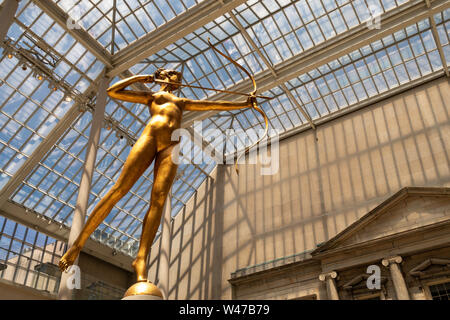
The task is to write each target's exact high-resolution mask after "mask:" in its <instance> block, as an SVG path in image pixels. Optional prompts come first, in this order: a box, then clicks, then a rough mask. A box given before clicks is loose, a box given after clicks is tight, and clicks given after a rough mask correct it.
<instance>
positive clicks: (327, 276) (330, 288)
mask: <svg viewBox="0 0 450 320" xmlns="http://www.w3.org/2000/svg"><path fill="white" fill-rule="evenodd" d="M336 278H337V272H336V271H330V272H328V273H322V274H321V275H320V276H319V280H320V281H326V282H327V292H328V298H329V299H330V300H339V293H338V290H337V286H336V281H335V279H336Z"/></svg>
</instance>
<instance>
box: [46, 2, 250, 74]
mask: <svg viewBox="0 0 450 320" xmlns="http://www.w3.org/2000/svg"><path fill="white" fill-rule="evenodd" d="M47 1H48V0H47ZM221 2H222V3H221ZM221 2H220V1H217V0H204V1H203V2H201V3H199V4H198V5H196V6H195V7H193V8H191V9H188V10H187V11H186V12H184V13H182V14H180V15H179V16H177V17H176V19H173V20H171V21H169V22H168V23H166V24H164V25H162V26H161V27H160V28H157V29H155V30H154V31H152V32H150V33H148V34H147V35H145V36H143V37H142V38H140V39H138V40H136V41H135V42H133V43H131V44H130V45H129V46H127V47H126V48H125V49H122V50H120V51H119V52H117V53H116V54H115V55H114V57H113V65H114V68H113V69H112V70H111V71H110V72H109V73H108V76H109V77H110V78H113V77H115V76H117V75H118V74H119V73H121V72H123V71H125V70H126V69H129V68H131V67H133V66H134V65H136V64H138V63H139V62H141V61H142V60H144V59H146V58H148V57H150V56H151V55H153V54H155V53H157V52H158V51H160V50H162V49H164V48H165V47H167V46H168V45H171V44H172V43H174V42H176V41H177V40H179V39H181V38H183V37H185V36H187V35H188V34H190V33H192V32H194V31H195V30H197V29H199V28H201V27H203V26H204V25H206V24H207V23H208V22H211V21H212V20H214V19H217V18H219V17H220V16H222V15H224V14H225V13H227V12H228V11H230V10H231V9H233V8H235V7H237V6H239V5H241V4H243V3H244V2H246V0H223V1H221Z"/></svg>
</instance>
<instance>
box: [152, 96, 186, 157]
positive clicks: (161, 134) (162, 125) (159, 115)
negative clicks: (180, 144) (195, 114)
mask: <svg viewBox="0 0 450 320" xmlns="http://www.w3.org/2000/svg"><path fill="white" fill-rule="evenodd" d="M153 97H154V99H153V101H152V102H151V104H150V105H149V108H150V114H151V116H152V117H151V119H150V122H149V124H148V125H147V127H146V128H145V130H144V134H145V133H147V134H150V135H153V136H154V137H155V138H156V139H157V146H158V150H162V149H165V148H167V147H168V146H170V145H173V144H175V143H177V142H176V141H172V140H171V136H172V133H173V131H174V130H176V129H179V128H180V127H181V119H182V115H183V109H184V102H183V99H182V98H179V97H177V96H175V95H173V94H172V93H169V92H164V91H163V92H157V93H154V94H153Z"/></svg>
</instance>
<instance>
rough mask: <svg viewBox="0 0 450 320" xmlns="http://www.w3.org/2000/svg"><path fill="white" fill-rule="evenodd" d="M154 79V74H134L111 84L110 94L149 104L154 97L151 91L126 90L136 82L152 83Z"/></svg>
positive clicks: (126, 99)
mask: <svg viewBox="0 0 450 320" xmlns="http://www.w3.org/2000/svg"><path fill="white" fill-rule="evenodd" d="M153 81H154V77H153V75H140V76H133V77H130V78H128V79H125V80H121V81H119V82H117V83H115V84H114V85H113V86H111V88H109V89H108V95H109V96H110V97H111V98H113V99H118V100H122V101H127V102H134V103H142V104H147V105H148V104H149V103H150V102H151V100H152V99H153V94H152V93H151V92H150V91H135V90H133V91H132V90H125V88H126V87H128V86H129V85H131V84H133V83H136V82H143V83H151V82H153Z"/></svg>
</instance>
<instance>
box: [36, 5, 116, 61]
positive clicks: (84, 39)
mask: <svg viewBox="0 0 450 320" xmlns="http://www.w3.org/2000/svg"><path fill="white" fill-rule="evenodd" d="M32 1H33V2H34V4H35V5H36V6H38V7H39V8H40V9H41V10H42V11H43V12H45V13H46V14H47V15H48V16H49V17H50V18H52V19H53V20H54V21H55V22H56V23H58V24H59V25H60V26H61V27H62V28H63V29H64V30H65V31H66V32H67V33H69V34H70V35H71V36H72V37H74V38H75V40H77V41H78V42H80V43H81V44H82V45H83V46H84V47H85V48H86V49H87V50H89V51H90V52H91V53H92V54H93V55H94V56H95V57H96V58H97V59H98V60H100V61H101V62H103V63H104V64H105V66H106V67H109V68H110V67H112V55H111V54H110V53H109V52H108V51H107V50H106V49H105V48H104V47H103V46H102V45H101V44H100V42H98V41H97V40H96V39H95V38H94V37H92V36H91V35H90V34H89V33H88V32H87V31H86V30H84V29H82V28H70V27H69V26H70V23H69V22H70V19H72V18H71V17H70V16H69V14H67V13H66V12H65V11H64V10H63V9H61V8H60V7H59V6H58V5H57V4H56V3H55V2H53V1H52V0H32Z"/></svg>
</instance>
